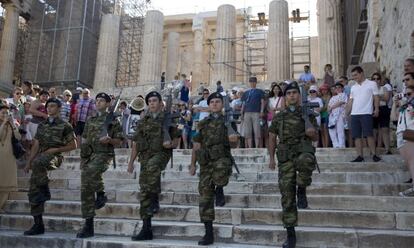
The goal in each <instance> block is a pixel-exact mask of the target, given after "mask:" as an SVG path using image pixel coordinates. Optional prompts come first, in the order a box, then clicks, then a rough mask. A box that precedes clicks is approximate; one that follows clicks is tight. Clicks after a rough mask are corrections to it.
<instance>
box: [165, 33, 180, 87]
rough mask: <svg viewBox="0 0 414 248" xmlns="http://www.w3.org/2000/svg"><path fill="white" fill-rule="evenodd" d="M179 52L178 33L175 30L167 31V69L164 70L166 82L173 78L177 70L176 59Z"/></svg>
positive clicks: (177, 59)
mask: <svg viewBox="0 0 414 248" xmlns="http://www.w3.org/2000/svg"><path fill="white" fill-rule="evenodd" d="M179 52H180V34H179V33H177V32H170V33H168V44H167V70H166V72H165V74H166V75H165V79H166V82H171V81H173V80H174V76H175V75H177V72H178V61H179Z"/></svg>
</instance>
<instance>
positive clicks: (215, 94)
mask: <svg viewBox="0 0 414 248" xmlns="http://www.w3.org/2000/svg"><path fill="white" fill-rule="evenodd" d="M214 98H218V99H220V100H221V101H223V95H221V94H220V92H214V93H212V94H211V95H209V96H208V98H207V104H208V105H210V101H211V100H212V99H214Z"/></svg>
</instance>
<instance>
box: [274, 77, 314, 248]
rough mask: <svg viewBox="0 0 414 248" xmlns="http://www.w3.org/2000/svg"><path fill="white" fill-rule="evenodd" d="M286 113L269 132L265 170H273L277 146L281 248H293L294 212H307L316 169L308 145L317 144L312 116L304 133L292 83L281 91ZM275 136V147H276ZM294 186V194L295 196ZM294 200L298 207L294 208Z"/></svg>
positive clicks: (303, 124) (295, 221) (311, 150)
mask: <svg viewBox="0 0 414 248" xmlns="http://www.w3.org/2000/svg"><path fill="white" fill-rule="evenodd" d="M284 95H285V101H286V109H285V110H284V111H282V112H280V113H278V114H277V115H276V116H275V117H274V118H273V120H272V124H271V126H270V128H269V136H270V137H269V155H270V163H269V168H270V169H271V170H275V167H276V163H275V159H274V154H275V148H276V146H277V152H276V155H277V159H278V167H279V188H280V193H281V195H282V208H283V213H282V221H283V225H284V227H285V228H286V229H287V241H286V242H285V243H284V244H283V247H284V248H292V247H295V245H296V234H295V226H297V222H298V221H297V220H298V213H297V207H298V208H307V206H308V203H307V199H306V187H307V186H309V185H310V184H311V182H312V172H313V170H314V169H315V167H316V158H315V148H314V147H313V146H312V141H316V140H318V133H317V131H316V128H317V124H316V119H315V116H313V115H311V116H309V120H310V122H311V124H312V126H313V127H310V128H308V129H307V130H305V121H304V119H303V117H302V108H301V106H300V89H299V86H298V84H297V83H296V82H292V83H291V84H289V85H288V86H287V88H286V89H285V91H284ZM276 136H277V137H278V138H279V143H278V144H277V145H276ZM296 185H297V186H298V190H297V193H296ZM296 196H297V198H298V204H297V207H296Z"/></svg>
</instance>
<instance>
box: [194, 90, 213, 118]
mask: <svg viewBox="0 0 414 248" xmlns="http://www.w3.org/2000/svg"><path fill="white" fill-rule="evenodd" d="M209 95H210V91H209V90H208V89H204V90H203V100H201V101H200V102H199V103H198V107H197V110H198V111H200V117H199V121H202V120H203V119H204V118H206V117H208V116H209V114H210V112H209V108H208V104H207V98H208V96H209Z"/></svg>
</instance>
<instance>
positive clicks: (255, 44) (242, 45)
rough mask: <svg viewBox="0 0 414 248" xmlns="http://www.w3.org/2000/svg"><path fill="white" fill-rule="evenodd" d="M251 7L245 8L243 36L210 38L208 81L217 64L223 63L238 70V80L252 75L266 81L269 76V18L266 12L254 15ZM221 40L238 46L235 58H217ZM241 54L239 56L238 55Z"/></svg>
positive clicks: (208, 44) (208, 43) (208, 41)
mask: <svg viewBox="0 0 414 248" xmlns="http://www.w3.org/2000/svg"><path fill="white" fill-rule="evenodd" d="M250 12H251V8H248V9H244V12H243V21H244V33H243V36H241V37H230V38H215V39H208V40H207V43H206V45H207V46H208V50H209V56H208V61H207V63H208V65H209V76H208V82H211V79H212V74H213V72H214V69H215V65H218V64H221V65H225V66H226V67H229V68H232V69H234V70H235V71H236V80H237V81H246V80H247V78H248V77H250V76H253V75H254V76H257V77H258V79H259V80H260V81H265V80H266V77H267V69H266V65H267V62H266V61H267V58H266V56H267V55H266V51H267V31H268V19H267V17H266V15H265V13H264V12H260V13H258V14H257V16H256V17H255V16H253V15H252V14H251V13H250ZM218 40H221V41H225V42H230V43H232V45H233V46H235V47H236V55H235V56H234V58H231V59H230V60H226V61H216V60H215V42H216V41H218ZM237 55H239V56H237Z"/></svg>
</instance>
